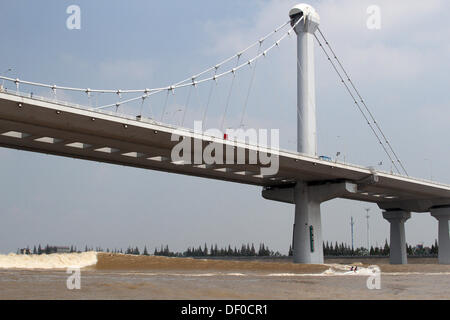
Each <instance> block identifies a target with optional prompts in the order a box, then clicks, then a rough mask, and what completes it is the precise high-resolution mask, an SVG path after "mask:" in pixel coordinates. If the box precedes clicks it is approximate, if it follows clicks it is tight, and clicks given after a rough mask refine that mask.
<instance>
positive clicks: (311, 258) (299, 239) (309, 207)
mask: <svg viewBox="0 0 450 320" xmlns="http://www.w3.org/2000/svg"><path fill="white" fill-rule="evenodd" d="M289 17H290V18H291V23H292V25H293V24H295V22H297V21H298V19H301V18H303V21H300V23H298V24H297V26H296V27H295V33H296V34H297V63H296V64H297V113H298V114H297V151H298V152H300V153H304V154H306V155H309V156H313V157H316V156H317V132H316V94H315V77H314V32H315V31H316V29H317V27H318V25H319V22H320V18H319V15H318V14H317V12H316V11H315V10H314V8H312V7H311V6H310V5H307V4H298V5H296V6H294V7H293V8H292V9H291V10H290V11H289ZM314 193H315V192H314V191H313V190H312V188H310V187H309V186H308V185H307V184H306V183H304V182H302V181H297V184H296V186H295V187H294V203H295V219H294V230H293V232H294V235H293V243H292V250H293V255H294V262H296V263H323V248H322V230H321V229H322V222H321V214H320V201H318V200H319V199H317V198H318V195H316V194H314Z"/></svg>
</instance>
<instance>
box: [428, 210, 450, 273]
mask: <svg viewBox="0 0 450 320" xmlns="http://www.w3.org/2000/svg"><path fill="white" fill-rule="evenodd" d="M430 212H431V215H432V216H433V217H435V218H436V219H437V220H438V223H439V227H438V228H439V232H438V245H439V253H438V260H439V263H440V264H450V206H447V207H437V208H431V210H430Z"/></svg>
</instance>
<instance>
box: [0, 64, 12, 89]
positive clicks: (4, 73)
mask: <svg viewBox="0 0 450 320" xmlns="http://www.w3.org/2000/svg"><path fill="white" fill-rule="evenodd" d="M10 71H12V68H8V70H5V71H3V72H2V73H1V75H2V76H5V75H6V74H7V73H8V72H10ZM4 86H5V79H2V89H3V87H4Z"/></svg>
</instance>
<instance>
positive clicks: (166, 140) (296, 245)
mask: <svg viewBox="0 0 450 320" xmlns="http://www.w3.org/2000/svg"><path fill="white" fill-rule="evenodd" d="M319 22H320V18H319V15H318V14H317V12H316V11H315V10H314V9H313V8H312V7H311V6H309V5H306V4H299V5H296V6H294V7H293V8H292V9H291V11H290V12H289V20H288V21H287V22H285V23H283V24H282V25H280V26H279V27H277V28H276V29H274V30H273V31H272V32H270V33H269V34H267V35H266V36H264V37H262V38H260V39H258V40H257V41H255V42H254V43H253V44H251V45H250V46H248V47H247V48H245V49H244V50H242V51H240V52H238V53H236V54H235V55H233V56H231V57H229V58H227V59H225V60H223V61H222V62H220V63H218V64H216V65H214V66H212V67H210V68H207V69H205V70H204V71H202V72H200V73H197V74H195V75H193V76H191V77H189V78H187V79H185V80H183V81H179V82H176V83H174V84H172V85H169V86H164V87H158V88H141V89H90V88H76V87H66V86H58V85H55V84H45V83H39V82H32V81H25V80H22V79H18V78H11V77H7V76H6V75H5V74H4V75H2V76H0V80H1V81H2V82H1V85H0V146H2V147H6V148H13V149H19V150H26V151H31V152H39V153H46V154H52V155H58V156H65V157H72V158H78V159H85V160H92V161H99V162H105V163H112V164H118V165H125V166H131V167H138V168H144V169H150V170H158V171H164V172H171V173H178V174H184V175H190V176H196V177H204V178H210V179H217V180H223V181H229V182H235V183H243V184H249V185H255V186H261V187H262V196H263V197H264V198H265V199H269V200H274V201H281V202H286V203H292V204H295V223H294V226H293V243H292V245H293V253H294V262H297V263H323V250H322V231H321V214H320V204H321V203H322V202H325V201H328V200H331V199H334V198H345V199H350V200H358V201H365V202H371V203H376V204H377V205H378V206H379V207H380V208H381V209H382V210H383V217H384V218H385V219H386V220H388V221H389V222H390V243H391V252H390V260H391V263H394V264H404V263H407V256H406V240H405V225H404V223H405V221H406V220H407V219H409V218H410V217H411V212H424V213H425V212H430V213H431V215H432V216H433V217H435V218H436V219H437V220H438V222H439V224H438V225H439V230H438V241H439V263H442V264H450V232H449V225H450V222H449V221H450V186H449V185H446V184H441V183H437V182H432V181H426V180H422V179H417V178H412V177H409V176H408V173H407V171H406V168H405V165H404V164H403V162H402V161H401V160H400V159H399V157H398V155H397V153H396V152H395V150H394V148H393V146H392V144H391V143H390V141H389V140H388V138H387V136H386V134H385V133H384V132H383V130H382V128H381V126H380V124H379V123H378V122H377V121H376V119H375V117H374V113H373V112H372V111H371V110H370V108H369V107H368V105H367V104H366V102H365V100H364V99H363V97H362V96H361V94H360V92H359V91H358V89H357V87H356V86H355V84H354V82H353V81H352V80H351V78H350V76H349V74H348V72H347V71H346V69H345V68H344V66H343V63H342V62H341V60H340V59H339V58H338V57H337V55H336V53H335V51H334V50H333V48H332V46H331V45H330V43H329V42H328V40H327V39H326V38H325V36H324V34H323V32H322V31H321V30H320V29H319ZM291 35H296V36H297V115H298V118H297V131H298V134H297V150H296V151H288V150H281V149H280V148H279V147H274V146H269V145H267V144H261V143H258V142H257V141H255V140H254V139H253V140H252V139H248V138H249V137H246V136H245V133H246V131H245V130H244V129H243V123H244V119H245V115H246V108H247V105H248V100H249V98H250V96H251V91H252V84H253V81H254V76H255V70H256V68H257V64H258V62H259V61H260V60H261V59H265V58H266V57H268V56H270V55H271V54H273V52H274V50H275V49H276V48H277V47H279V46H281V45H283V43H284V42H285V41H287V40H286V39H289V38H290V37H291ZM315 45H317V46H319V48H320V50H321V51H323V53H324V54H325V57H326V58H327V60H328V61H329V62H330V65H331V67H332V69H333V70H334V71H335V72H336V74H337V76H338V79H339V81H340V82H341V83H342V85H343V87H344V89H345V90H346V91H347V92H348V94H349V97H350V98H351V101H352V103H353V104H354V105H355V107H356V109H357V110H358V111H359V112H360V113H361V115H362V117H363V120H364V121H365V122H366V123H367V124H368V126H369V129H370V130H371V132H372V133H373V134H374V137H375V138H376V139H377V142H378V144H379V145H380V147H381V149H382V150H383V152H384V153H385V154H386V157H387V159H388V160H389V161H390V163H391V164H392V168H393V169H394V170H395V172H383V171H377V170H374V169H373V168H367V167H363V166H357V165H351V164H347V163H340V162H337V161H336V162H331V161H329V160H327V159H324V158H321V157H318V155H317V138H316V114H315V108H316V106H315V84H314V82H315V79H314V47H315ZM252 50H253V51H255V50H256V54H254V55H250V52H251V51H252ZM244 72H250V77H249V85H248V87H247V89H246V91H245V93H244V103H243V107H242V113H241V117H240V125H239V127H240V128H241V133H244V138H243V139H238V138H235V137H230V136H228V135H227V134H226V133H225V132H224V125H225V120H226V115H227V111H228V108H229V106H230V103H231V102H230V101H231V96H232V94H233V87H234V86H235V79H236V77H238V76H239V75H240V74H242V73H244ZM224 78H228V79H229V80H230V81H229V87H228V91H227V94H226V98H225V100H224V103H225V106H224V110H223V114H222V118H221V120H220V126H221V127H220V129H217V130H216V131H214V132H215V133H213V132H212V131H208V130H204V128H203V126H204V123H205V121H206V119H207V114H208V110H210V107H211V101H212V96H213V95H214V91H215V90H216V87H217V86H218V84H219V83H220V82H221V80H222V79H224ZM8 84H11V85H12V88H11V87H9V88H8V86H9V85H8ZM23 88H26V89H28V90H27V92H25V91H22V90H23ZM201 88H205V90H206V91H207V92H206V95H205V101H204V102H203V104H204V110H203V114H202V115H201V120H202V122H201V127H200V129H199V128H197V129H196V128H194V129H190V128H187V127H185V126H184V124H185V119H186V113H187V112H188V107H189V104H190V102H191V103H192V97H193V96H194V95H195V94H197V92H198V90H200V89H201ZM45 90H47V91H49V92H51V94H50V95H47V97H41V96H39V95H38V94H36V92H44V91H45ZM182 90H185V91H187V95H186V100H185V102H184V108H183V109H178V110H176V111H180V112H182V116H181V120H180V123H179V124H178V125H173V124H168V123H167V122H166V121H165V119H164V116H165V115H167V107H168V101H169V99H170V98H171V97H172V96H175V95H176V94H177V93H178V92H179V91H182ZM33 92H34V93H33ZM60 92H70V93H76V94H80V95H84V96H85V97H86V100H87V102H86V103H85V104H75V103H73V102H69V101H65V100H62V99H58V94H59V93H60ZM99 96H108V97H109V102H107V103H104V104H101V105H99V104H98V99H97V98H98V97H99ZM156 96H160V97H161V99H160V100H161V103H162V112H161V116H160V117H157V116H155V114H153V113H151V112H149V115H144V110H145V109H148V110H151V109H152V108H151V107H152V106H151V105H152V101H153V104H155V103H156V99H155V97H156ZM94 98H95V99H96V102H95V106H93V102H92V100H93V99H94ZM127 105H132V106H133V108H132V110H135V111H136V112H135V113H134V114H131V112H128V113H127V114H124V113H123V111H122V110H123V108H124V106H127ZM217 132H218V133H217ZM180 141H184V142H189V143H190V145H193V146H197V149H196V148H194V150H189V151H185V150H184V151H183V152H181V153H180V154H179V155H181V160H180V159H174V153H173V151H174V149H176V148H177V145H179V143H180ZM198 150H200V154H202V155H203V154H204V153H209V155H211V158H212V159H213V161H209V160H207V159H204V158H203V157H198ZM224 151H225V152H224ZM192 159H195V160H194V161H191V160H192ZM242 159H244V161H239V160H242ZM251 159H253V161H251ZM268 159H269V160H270V161H267V160H268ZM274 161H275V162H276V164H277V166H276V169H277V170H276V171H273V170H272V171H271V170H269V169H270V167H271V166H272V165H273V162H274Z"/></svg>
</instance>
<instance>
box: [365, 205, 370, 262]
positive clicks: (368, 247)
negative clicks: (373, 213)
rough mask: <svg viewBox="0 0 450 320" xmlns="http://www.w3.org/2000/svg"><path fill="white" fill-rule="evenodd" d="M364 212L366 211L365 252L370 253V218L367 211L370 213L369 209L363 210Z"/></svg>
mask: <svg viewBox="0 0 450 320" xmlns="http://www.w3.org/2000/svg"><path fill="white" fill-rule="evenodd" d="M365 210H366V219H367V251H369V253H370V238H369V218H370V215H369V211H370V208H365Z"/></svg>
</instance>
